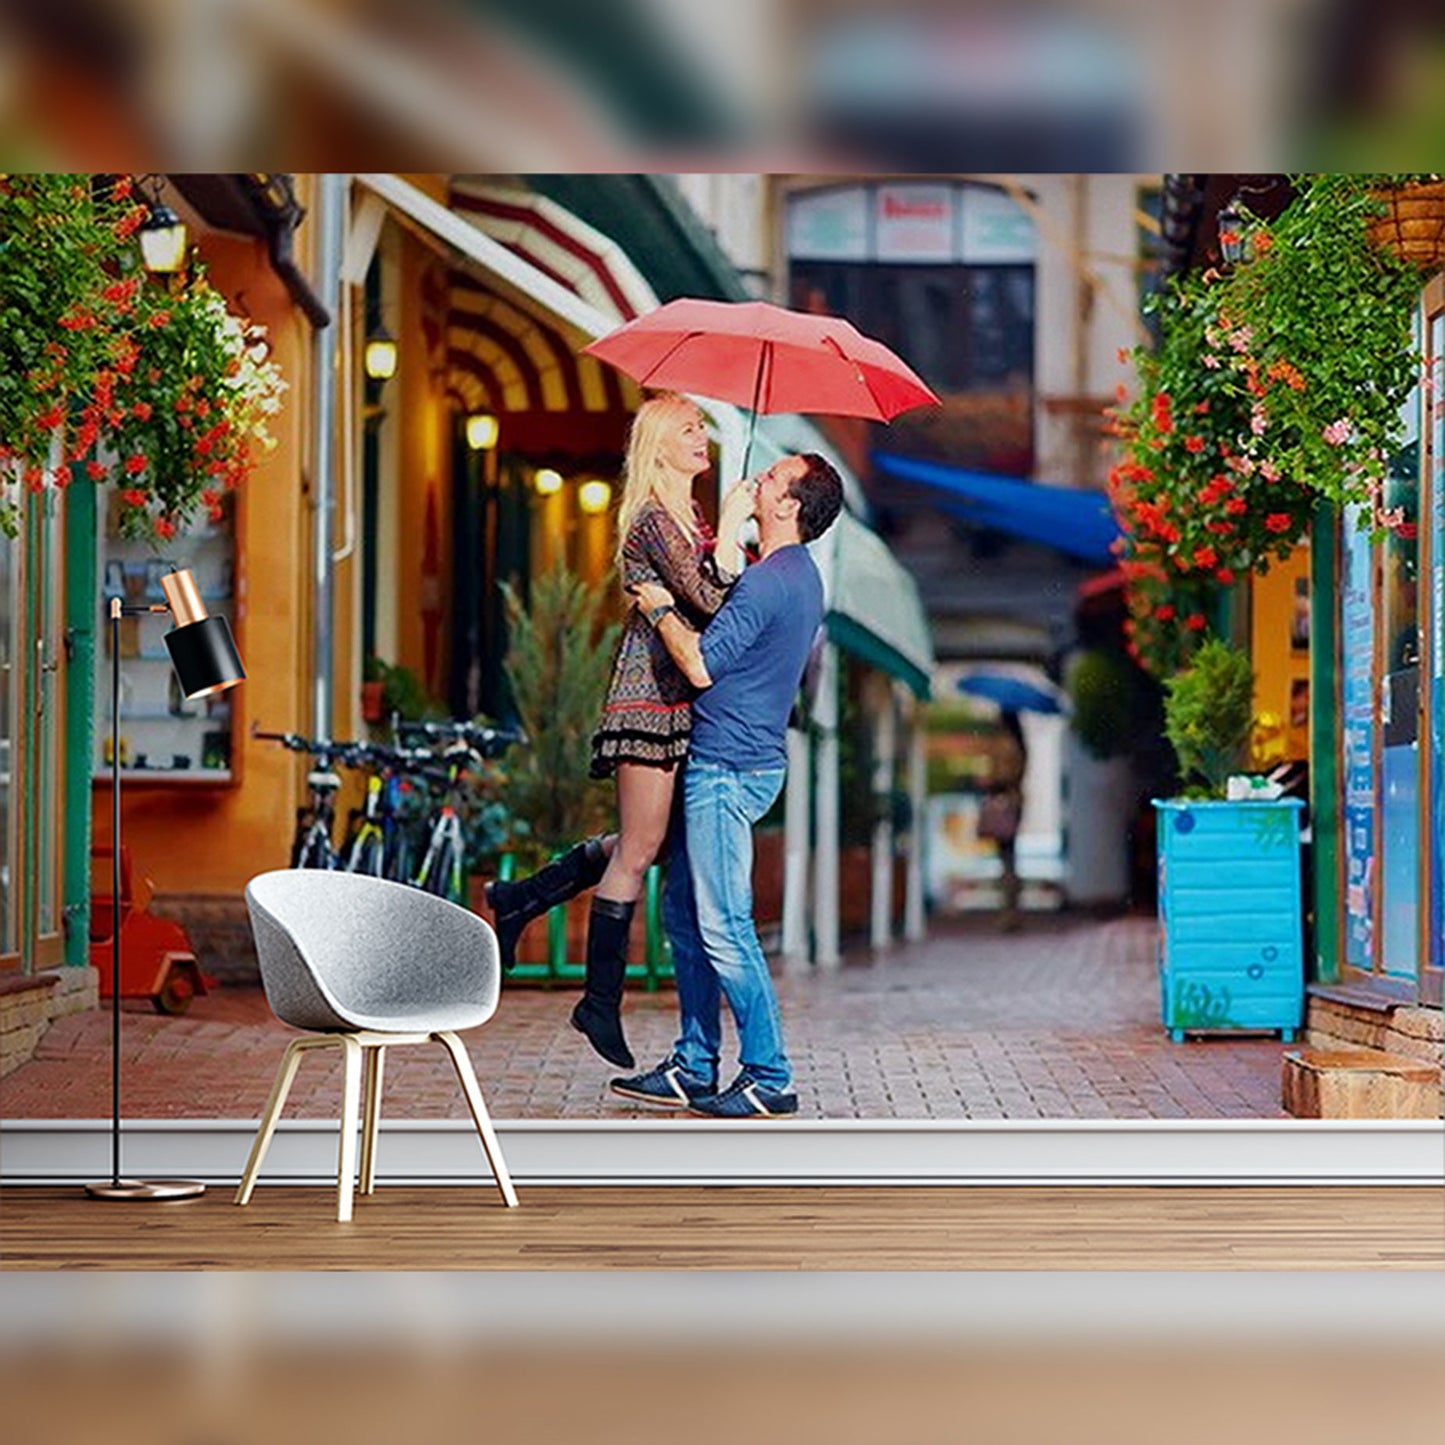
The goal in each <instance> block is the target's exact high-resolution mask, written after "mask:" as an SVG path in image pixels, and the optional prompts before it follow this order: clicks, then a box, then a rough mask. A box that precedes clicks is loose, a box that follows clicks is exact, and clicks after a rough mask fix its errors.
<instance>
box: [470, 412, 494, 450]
mask: <svg viewBox="0 0 1445 1445" xmlns="http://www.w3.org/2000/svg"><path fill="white" fill-rule="evenodd" d="M497 431H498V427H497V419H496V417H494V416H492V415H491V413H490V412H485V411H474V412H473V413H472V414H471V416H469V417H468V418H467V445H468V446H469V447H470V448H471V449H472V450H473V451H474V452H489V451H491V449H492V448H493V447H494V446H496V444H497Z"/></svg>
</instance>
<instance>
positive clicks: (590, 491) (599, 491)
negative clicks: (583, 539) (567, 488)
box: [577, 478, 612, 517]
mask: <svg viewBox="0 0 1445 1445" xmlns="http://www.w3.org/2000/svg"><path fill="white" fill-rule="evenodd" d="M611 504H612V488H611V486H610V485H609V484H608V483H607V482H603V481H598V480H597V479H596V478H594V479H593V480H592V481H590V482H583V483H582V485H581V486H580V487H578V488H577V505H578V506H579V507H581V508H582V510H583V511H584V512H586V513H587V515H588V516H589V517H595V516H596V515H597V514H598V513H599V512H605V511H606V510H607V508H608V507H609V506H610V505H611Z"/></svg>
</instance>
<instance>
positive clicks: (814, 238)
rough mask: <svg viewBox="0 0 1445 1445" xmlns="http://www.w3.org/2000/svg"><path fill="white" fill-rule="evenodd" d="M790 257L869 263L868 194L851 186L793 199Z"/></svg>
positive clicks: (789, 216)
mask: <svg viewBox="0 0 1445 1445" xmlns="http://www.w3.org/2000/svg"><path fill="white" fill-rule="evenodd" d="M788 254H789V255H790V256H792V257H795V258H796V259H798V260H800V261H866V260H867V259H868V192H867V191H866V190H865V189H864V188H863V187H862V186H849V187H846V188H844V189H842V190H836V191H818V192H815V193H812V194H809V195H802V196H795V197H793V198H792V199H791V200H790V201H789V203H788Z"/></svg>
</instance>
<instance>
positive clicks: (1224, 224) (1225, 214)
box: [1218, 196, 1251, 266]
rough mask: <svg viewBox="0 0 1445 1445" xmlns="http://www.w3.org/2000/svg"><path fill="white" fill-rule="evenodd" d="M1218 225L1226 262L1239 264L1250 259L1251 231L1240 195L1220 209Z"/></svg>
mask: <svg viewBox="0 0 1445 1445" xmlns="http://www.w3.org/2000/svg"><path fill="white" fill-rule="evenodd" d="M1218 226H1219V254H1220V255H1221V256H1222V257H1223V259H1224V264H1225V265H1226V266H1237V265H1239V263H1240V262H1241V261H1248V260H1249V259H1250V252H1251V247H1250V243H1249V232H1248V228H1247V227H1246V225H1245V219H1244V212H1243V211H1242V210H1241V209H1240V206H1239V197H1238V196H1235V197H1234V199H1233V200H1231V201H1230V203H1229V204H1228V205H1227V206H1225V208H1224V209H1223V210H1222V211H1220V213H1219V218H1218Z"/></svg>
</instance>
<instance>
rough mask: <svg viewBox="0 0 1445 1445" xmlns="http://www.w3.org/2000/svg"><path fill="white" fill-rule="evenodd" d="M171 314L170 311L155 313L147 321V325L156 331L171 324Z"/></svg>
mask: <svg viewBox="0 0 1445 1445" xmlns="http://www.w3.org/2000/svg"><path fill="white" fill-rule="evenodd" d="M170 319H171V313H170V312H169V311H153V312H152V313H151V314H150V316H149V317H148V318H147V320H146V325H147V326H149V327H151V328H152V329H153V330H155V331H159V330H160V328H161V327H162V326H166V325H168V324H169V323H170Z"/></svg>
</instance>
